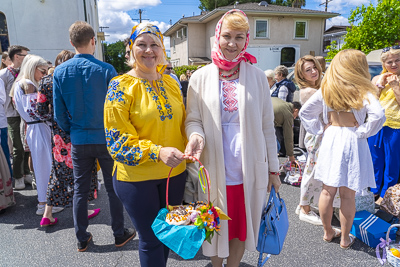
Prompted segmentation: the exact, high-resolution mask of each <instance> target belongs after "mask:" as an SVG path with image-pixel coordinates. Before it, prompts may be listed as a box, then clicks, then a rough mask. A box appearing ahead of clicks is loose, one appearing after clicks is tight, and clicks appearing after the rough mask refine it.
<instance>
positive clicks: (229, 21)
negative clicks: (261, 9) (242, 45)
mask: <svg viewBox="0 0 400 267" xmlns="http://www.w3.org/2000/svg"><path fill="white" fill-rule="evenodd" d="M224 23H225V24H226V27H228V28H229V29H232V30H235V31H245V32H247V31H248V30H249V27H250V26H249V22H248V21H247V19H246V17H245V16H244V15H243V14H242V13H241V12H232V13H229V14H227V15H226V16H225V17H224V20H223V21H222V24H224Z"/></svg>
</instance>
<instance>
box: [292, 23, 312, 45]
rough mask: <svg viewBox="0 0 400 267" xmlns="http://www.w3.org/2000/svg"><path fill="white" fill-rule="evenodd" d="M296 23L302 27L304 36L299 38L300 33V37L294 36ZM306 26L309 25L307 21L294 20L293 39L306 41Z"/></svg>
mask: <svg viewBox="0 0 400 267" xmlns="http://www.w3.org/2000/svg"><path fill="white" fill-rule="evenodd" d="M297 23H299V24H303V25H304V36H301V35H300V34H301V33H299V35H300V36H296V28H297V27H296V26H297ZM308 24H309V20H305V19H296V20H295V21H294V29H293V39H303V40H305V39H308Z"/></svg>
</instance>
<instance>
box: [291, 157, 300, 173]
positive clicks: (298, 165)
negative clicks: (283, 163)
mask: <svg viewBox="0 0 400 267" xmlns="http://www.w3.org/2000/svg"><path fill="white" fill-rule="evenodd" d="M292 162H294V163H296V164H297V167H299V172H300V176H301V166H300V164H299V162H298V161H297V160H295V161H292ZM292 162H291V163H290V171H292Z"/></svg>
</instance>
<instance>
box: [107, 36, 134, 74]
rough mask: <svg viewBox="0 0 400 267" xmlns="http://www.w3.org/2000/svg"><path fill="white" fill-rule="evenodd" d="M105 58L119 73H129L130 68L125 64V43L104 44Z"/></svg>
mask: <svg viewBox="0 0 400 267" xmlns="http://www.w3.org/2000/svg"><path fill="white" fill-rule="evenodd" d="M104 58H105V61H106V62H107V63H110V64H111V65H113V66H114V68H115V69H116V70H117V72H118V73H125V72H127V71H128V70H129V69H130V67H128V66H127V65H126V64H125V60H126V59H125V46H124V42H123V41H118V42H115V43H112V44H107V43H104Z"/></svg>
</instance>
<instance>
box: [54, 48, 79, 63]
mask: <svg viewBox="0 0 400 267" xmlns="http://www.w3.org/2000/svg"><path fill="white" fill-rule="evenodd" d="M74 56H75V53H72V52H71V51H69V50H63V51H61V52H60V53H59V54H58V55H57V57H56V61H55V62H56V63H55V64H56V65H55V66H56V67H57V66H58V65H60V64H61V63H63V62H65V61H67V60H68V59H71V58H73V57H74Z"/></svg>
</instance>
